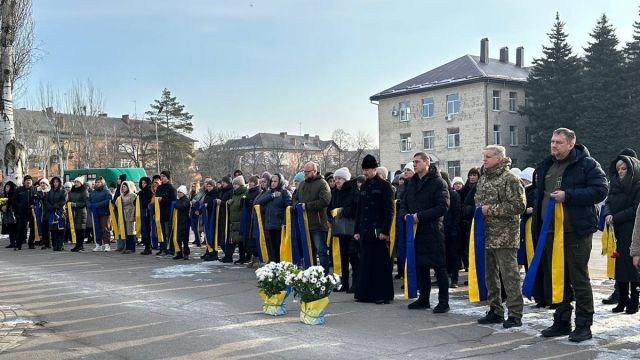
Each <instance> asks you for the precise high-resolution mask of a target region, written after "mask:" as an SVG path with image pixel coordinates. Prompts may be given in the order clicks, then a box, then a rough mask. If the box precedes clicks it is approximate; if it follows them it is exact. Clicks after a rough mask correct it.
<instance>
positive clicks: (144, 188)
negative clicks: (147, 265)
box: [136, 176, 153, 255]
mask: <svg viewBox="0 0 640 360" xmlns="http://www.w3.org/2000/svg"><path fill="white" fill-rule="evenodd" d="M138 186H139V187H140V191H139V192H138V198H137V201H139V202H140V207H141V212H140V217H141V220H142V221H143V223H144V225H143V226H141V227H140V231H142V234H138V235H139V236H140V238H141V239H142V244H143V245H144V250H142V252H140V255H150V254H151V214H149V204H150V203H151V199H152V198H153V193H152V192H151V179H149V178H148V177H146V176H145V177H143V178H141V179H140V181H139V182H138ZM136 206H137V205H136Z"/></svg>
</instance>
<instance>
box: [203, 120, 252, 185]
mask: <svg viewBox="0 0 640 360" xmlns="http://www.w3.org/2000/svg"><path fill="white" fill-rule="evenodd" d="M236 138H237V135H236V134H234V133H232V132H225V131H220V132H217V133H216V132H214V131H213V130H211V129H208V130H207V132H206V134H205V135H204V136H203V137H202V139H201V141H200V143H201V144H202V147H201V148H200V149H199V150H198V153H197V156H196V164H197V167H198V170H199V171H200V173H201V174H203V176H211V177H214V178H220V177H222V176H225V175H228V174H231V173H233V171H234V170H235V169H237V168H238V166H239V165H240V163H241V157H242V153H241V151H240V150H239V149H238V147H237V146H236V145H235V144H234V141H233V139H236Z"/></svg>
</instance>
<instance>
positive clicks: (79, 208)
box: [67, 177, 89, 252]
mask: <svg viewBox="0 0 640 360" xmlns="http://www.w3.org/2000/svg"><path fill="white" fill-rule="evenodd" d="M88 196H89V194H88V193H87V188H86V187H85V186H84V178H82V177H77V178H75V179H74V180H73V186H72V187H71V190H70V191H69V194H68V195H67V199H68V202H69V203H70V205H71V211H72V213H71V215H72V216H73V228H74V230H75V233H76V246H74V247H73V249H71V251H72V252H78V251H84V235H85V229H86V227H87V197H88ZM67 216H68V215H67ZM69 225H71V224H69ZM69 228H71V227H70V226H69Z"/></svg>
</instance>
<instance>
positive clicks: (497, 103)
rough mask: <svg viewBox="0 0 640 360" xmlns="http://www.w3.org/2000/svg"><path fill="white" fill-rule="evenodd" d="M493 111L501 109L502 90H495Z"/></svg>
mask: <svg viewBox="0 0 640 360" xmlns="http://www.w3.org/2000/svg"><path fill="white" fill-rule="evenodd" d="M492 109H493V111H500V90H493V107H492Z"/></svg>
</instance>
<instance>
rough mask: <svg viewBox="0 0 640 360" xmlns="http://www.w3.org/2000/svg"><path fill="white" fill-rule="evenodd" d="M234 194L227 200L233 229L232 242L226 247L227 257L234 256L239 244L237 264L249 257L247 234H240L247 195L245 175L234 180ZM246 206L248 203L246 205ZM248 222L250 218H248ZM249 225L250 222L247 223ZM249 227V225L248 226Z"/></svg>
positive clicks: (242, 262)
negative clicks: (246, 248)
mask: <svg viewBox="0 0 640 360" xmlns="http://www.w3.org/2000/svg"><path fill="white" fill-rule="evenodd" d="M232 186H233V196H232V197H231V200H229V201H227V205H228V206H229V223H230V229H229V231H231V243H230V244H229V245H228V246H227V248H226V249H225V258H229V257H231V256H233V252H234V251H235V250H236V245H237V246H238V253H239V255H240V257H239V259H238V260H237V261H235V263H236V264H244V263H245V261H247V260H248V259H247V258H246V256H245V241H246V239H245V238H246V236H245V234H240V221H241V220H242V210H243V209H242V205H243V204H244V202H245V200H244V198H245V195H246V194H247V187H246V186H245V184H244V177H242V176H237V177H236V178H234V179H233V181H232ZM245 206H246V205H245ZM247 223H248V218H247ZM245 225H248V224H245ZM247 227H248V226H247ZM245 230H247V229H245Z"/></svg>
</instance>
